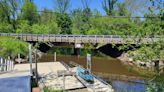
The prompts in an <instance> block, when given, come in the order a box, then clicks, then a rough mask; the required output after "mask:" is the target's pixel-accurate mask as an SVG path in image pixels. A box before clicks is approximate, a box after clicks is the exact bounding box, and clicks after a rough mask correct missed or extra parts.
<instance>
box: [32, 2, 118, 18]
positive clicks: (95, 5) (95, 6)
mask: <svg viewBox="0 0 164 92" xmlns="http://www.w3.org/2000/svg"><path fill="white" fill-rule="evenodd" d="M120 1H121V0H120ZM34 3H35V4H36V5H37V8H38V9H39V10H43V8H45V7H46V8H48V9H54V7H55V6H54V0H34ZM101 4H102V0H92V2H91V3H90V8H91V9H92V10H94V9H97V10H98V11H99V12H101V13H102V14H103V15H105V12H104V10H103V9H102V5H101ZM77 8H82V2H81V0H71V7H70V10H72V9H77Z"/></svg>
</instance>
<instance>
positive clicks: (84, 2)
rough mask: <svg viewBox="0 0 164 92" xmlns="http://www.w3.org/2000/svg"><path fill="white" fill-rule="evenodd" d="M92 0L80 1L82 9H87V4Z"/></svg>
mask: <svg viewBox="0 0 164 92" xmlns="http://www.w3.org/2000/svg"><path fill="white" fill-rule="evenodd" d="M91 1H92V0H81V2H82V5H83V8H84V9H86V8H89V4H90V3H91Z"/></svg>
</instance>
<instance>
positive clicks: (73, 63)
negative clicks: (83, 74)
mask: <svg viewBox="0 0 164 92" xmlns="http://www.w3.org/2000/svg"><path fill="white" fill-rule="evenodd" d="M70 64H72V65H74V66H79V67H81V68H83V69H85V68H84V67H83V66H81V65H79V64H77V63H75V62H73V61H70ZM91 75H92V76H93V77H95V78H96V79H98V80H99V81H101V82H102V83H104V84H105V85H108V86H109V87H111V86H110V85H109V84H108V83H107V82H106V81H105V80H103V79H101V78H100V77H98V76H96V75H94V74H93V73H91Z"/></svg>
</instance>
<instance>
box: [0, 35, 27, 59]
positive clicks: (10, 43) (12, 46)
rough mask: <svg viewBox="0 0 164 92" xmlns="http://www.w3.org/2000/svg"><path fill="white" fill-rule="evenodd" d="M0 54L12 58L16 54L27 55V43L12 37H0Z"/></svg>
mask: <svg viewBox="0 0 164 92" xmlns="http://www.w3.org/2000/svg"><path fill="white" fill-rule="evenodd" d="M0 43H1V44H0V48H1V49H0V56H3V57H5V58H8V56H10V57H11V58H12V59H14V58H15V57H16V56H17V55H18V54H21V55H23V56H27V55H28V43H26V42H23V41H19V40H17V39H14V38H8V37H0Z"/></svg>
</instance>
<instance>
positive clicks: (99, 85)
mask: <svg viewBox="0 0 164 92" xmlns="http://www.w3.org/2000/svg"><path fill="white" fill-rule="evenodd" d="M76 68H77V67H74V68H73V69H72V71H73V72H76ZM92 75H93V74H92ZM76 77H77V79H78V80H79V81H80V82H81V83H82V84H83V85H84V86H85V87H86V88H87V90H88V91H89V92H114V90H113V88H112V86H111V85H110V84H108V83H107V82H105V81H103V80H102V79H100V78H98V77H97V76H95V75H93V77H94V83H93V84H91V83H88V82H87V81H85V80H84V79H82V78H81V77H80V76H78V75H76Z"/></svg>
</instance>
